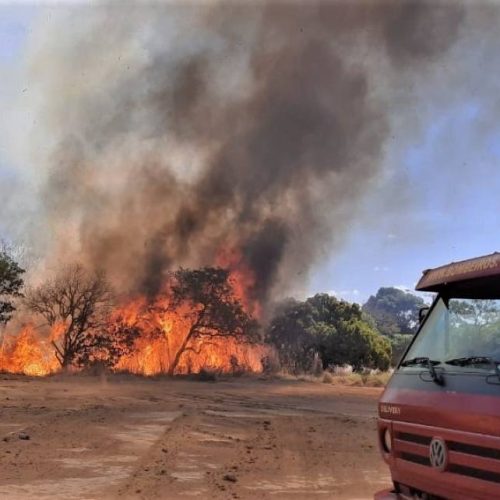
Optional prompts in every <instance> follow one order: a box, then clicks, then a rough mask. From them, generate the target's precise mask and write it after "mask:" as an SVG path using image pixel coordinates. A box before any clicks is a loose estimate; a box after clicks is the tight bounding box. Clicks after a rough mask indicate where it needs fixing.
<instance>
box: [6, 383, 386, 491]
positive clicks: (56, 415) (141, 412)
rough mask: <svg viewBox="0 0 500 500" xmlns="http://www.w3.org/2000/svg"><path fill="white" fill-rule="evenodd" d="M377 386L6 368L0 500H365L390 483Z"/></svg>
mask: <svg viewBox="0 0 500 500" xmlns="http://www.w3.org/2000/svg"><path fill="white" fill-rule="evenodd" d="M379 393H380V390H379V389H372V388H345V387H335V386H331V385H326V384H317V383H308V382H296V381H263V380H256V379H248V378H240V379H231V380H226V381H218V382H198V381H186V380H174V381H172V380H168V379H140V378H133V377H128V376H114V377H111V378H108V379H107V380H102V379H99V378H98V377H90V376H66V377H52V378H47V379H30V378H23V377H14V376H7V375H3V376H0V404H1V406H0V417H1V418H0V438H3V440H0V498H2V499H4V500H5V499H31V498H33V499H34V498H37V499H49V498H50V499H73V498H75V499H77V498H78V499H94V498H95V499H108V498H109V499H115V498H134V499H135V498H137V499H140V498H142V499H152V498H158V499H176V498H189V497H198V498H202V499H208V498H217V499H219V498H220V499H236V498H238V499H254V498H257V499H259V500H261V499H314V498H335V499H347V498H350V499H354V498H371V497H372V495H373V492H374V491H376V490H377V489H381V488H383V487H385V486H386V485H388V484H389V475H388V470H387V468H386V466H385V465H384V464H383V463H382V461H381V459H380V458H379V453H378V449H377V443H376V432H375V425H376V419H375V408H376V399H377V397H378V395H379ZM23 433H24V434H23ZM20 437H21V438H25V439H20ZM28 437H29V439H26V438H28Z"/></svg>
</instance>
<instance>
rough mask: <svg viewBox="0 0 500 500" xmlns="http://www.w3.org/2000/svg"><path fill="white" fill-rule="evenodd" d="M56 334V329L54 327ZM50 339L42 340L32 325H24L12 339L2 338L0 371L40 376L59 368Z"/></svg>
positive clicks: (55, 333)
mask: <svg viewBox="0 0 500 500" xmlns="http://www.w3.org/2000/svg"><path fill="white" fill-rule="evenodd" d="M53 334H54V335H57V329H54V332H53ZM59 368H60V365H59V362H58V361H57V359H56V357H55V354H54V348H53V346H52V345H51V344H50V339H48V340H43V339H42V338H41V337H40V335H39V334H37V332H36V330H35V328H34V327H33V325H28V326H26V327H24V328H23V329H22V330H21V332H20V333H19V335H17V337H15V338H14V339H8V340H6V339H4V341H3V344H2V347H1V349H0V371H6V372H10V373H22V374H24V375H31V376H42V375H48V374H49V373H54V372H56V371H57V370H59Z"/></svg>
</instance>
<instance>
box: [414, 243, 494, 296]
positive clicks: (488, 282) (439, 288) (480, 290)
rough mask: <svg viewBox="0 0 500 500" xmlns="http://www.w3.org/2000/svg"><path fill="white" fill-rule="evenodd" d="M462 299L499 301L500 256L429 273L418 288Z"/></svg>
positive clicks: (468, 261) (429, 270) (488, 256)
mask: <svg viewBox="0 0 500 500" xmlns="http://www.w3.org/2000/svg"><path fill="white" fill-rule="evenodd" d="M415 289H416V290H418V291H422V292H438V293H441V294H443V295H449V296H453V297H459V298H471V299H474V298H477V299H486V298H492V299H498V298H500V253H498V252H495V253H492V254H490V255H484V256H483V257H476V258H475V259H468V260H462V261H460V262H452V263H451V264H447V265H445V266H441V267H436V268H434V269H426V270H425V271H424V272H423V276H422V278H420V281H419V282H418V283H417V286H416V287H415Z"/></svg>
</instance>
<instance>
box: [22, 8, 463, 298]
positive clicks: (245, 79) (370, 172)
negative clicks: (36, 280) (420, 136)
mask: <svg viewBox="0 0 500 500" xmlns="http://www.w3.org/2000/svg"><path fill="white" fill-rule="evenodd" d="M51 12H52V11H51ZM50 15H51V16H52V13H51V14H50ZM53 15H54V19H51V21H50V23H49V24H48V26H49V27H50V29H49V27H47V26H45V25H44V23H43V22H41V26H40V29H39V30H38V31H37V32H36V33H35V34H34V36H33V40H32V43H31V47H32V49H31V56H30V60H29V63H28V64H29V71H30V76H31V81H32V82H33V86H32V88H30V92H31V94H32V99H33V101H32V104H33V106H34V108H35V109H36V113H35V118H36V121H37V127H38V128H37V130H43V133H34V134H33V135H32V136H31V137H29V138H28V142H31V144H32V145H31V152H32V157H33V158H36V164H35V162H34V161H33V160H32V163H33V164H35V166H34V167H33V168H34V170H35V171H36V178H37V189H38V193H39V200H40V201H39V211H38V215H37V219H36V220H37V224H36V229H33V230H32V238H31V239H32V242H34V244H35V245H37V246H39V248H40V251H41V252H42V253H43V256H44V259H43V261H44V264H45V265H46V266H48V267H50V266H51V265H56V264H58V263H60V262H61V261H73V260H79V261H82V262H84V263H86V264H87V265H89V266H91V267H94V268H104V269H106V270H107V272H108V274H109V276H110V278H111V280H112V281H113V283H114V284H115V285H116V286H117V287H118V288H119V289H120V290H121V291H122V292H123V293H139V292H140V293H144V292H145V293H148V294H151V295H154V294H155V293H156V292H157V291H158V290H159V287H160V286H161V283H162V276H163V275H164V273H165V272H166V271H167V270H168V269H170V268H175V267H178V266H202V265H212V264H214V263H217V262H220V259H221V257H220V256H221V252H222V253H223V252H229V253H230V255H232V256H233V257H232V259H235V260H236V261H237V262H236V264H238V265H243V266H245V267H247V268H249V269H251V270H252V271H253V272H254V274H255V286H254V289H253V291H252V293H253V294H254V295H255V296H256V297H258V298H260V299H264V300H265V299H269V298H272V297H276V296H278V295H284V294H287V293H288V292H289V291H291V290H293V287H294V286H295V285H297V283H299V282H301V281H302V282H303V281H304V280H306V279H307V275H308V272H309V271H310V269H311V267H312V266H313V265H314V264H315V263H316V262H318V260H319V259H321V258H322V257H324V255H325V254H326V253H327V249H328V250H330V249H331V248H332V247H335V245H338V244H339V243H340V242H341V241H342V238H343V235H344V234H345V231H346V229H347V228H348V227H349V224H351V223H352V221H353V220H354V218H355V217H356V214H357V211H358V206H359V203H360V200H361V199H362V197H363V196H364V194H365V193H366V192H367V191H368V190H370V189H371V188H373V186H374V184H375V183H376V182H377V179H378V178H379V177H380V176H381V175H383V174H384V159H385V152H386V143H387V140H388V138H389V137H390V134H391V124H392V122H391V119H390V117H391V116H392V115H394V114H396V115H397V114H398V110H399V109H400V107H401V102H400V101H399V100H398V99H392V98H391V92H393V91H395V88H397V85H398V84H402V83H404V81H405V79H407V78H408V74H409V73H411V74H423V75H425V74H426V72H428V71H429V72H431V71H432V70H433V68H434V66H433V65H434V64H435V63H436V61H439V60H441V59H442V58H446V57H447V54H448V53H449V51H450V50H451V47H453V45H454V44H455V43H456V41H457V39H458V38H459V36H460V33H461V30H462V28H463V24H464V19H465V18H466V14H465V11H464V8H462V7H461V6H460V5H459V4H458V3H436V2H422V1H419V2H414V1H410V2H400V1H398V2H379V3H378V4H377V5H374V3H371V2H370V3H368V2H350V3H345V4H344V3H332V2H325V3H318V2H307V3H305V2H304V3H303V4H299V3H276V4H270V3H269V4H260V3H255V4H254V5H249V4H241V5H238V4H232V3H231V4H230V3H227V4H219V3H217V4H215V3H213V4H203V5H202V4H200V5H198V6H194V5H192V6H185V7H181V6H176V5H146V4H144V5H141V6H137V4H134V6H129V7H125V5H124V4H123V3H120V4H119V5H118V4H108V5H102V6H98V7H97V6H95V7H72V8H65V9H63V8H60V9H59V10H58V11H57V12H55V13H53Z"/></svg>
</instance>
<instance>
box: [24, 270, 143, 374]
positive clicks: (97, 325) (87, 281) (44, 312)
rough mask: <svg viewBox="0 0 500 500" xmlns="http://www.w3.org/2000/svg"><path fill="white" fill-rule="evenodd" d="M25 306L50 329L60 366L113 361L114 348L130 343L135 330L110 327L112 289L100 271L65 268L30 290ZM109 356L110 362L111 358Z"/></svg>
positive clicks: (117, 325)
mask: <svg viewBox="0 0 500 500" xmlns="http://www.w3.org/2000/svg"><path fill="white" fill-rule="evenodd" d="M25 300H26V305H27V306H28V308H29V309H31V310H32V311H33V312H35V313H38V314H40V315H41V316H43V317H44V318H45V320H46V321H47V323H48V325H49V326H50V327H51V329H52V335H51V338H52V344H53V346H54V349H55V355H56V358H57V360H58V361H59V363H60V364H61V366H62V367H63V368H66V367H68V366H70V365H72V364H78V365H86V364H89V363H90V362H91V361H94V360H104V361H108V362H110V363H112V362H114V359H115V356H116V354H117V352H116V351H117V349H119V348H120V346H122V345H127V344H128V345H130V344H131V338H132V337H133V336H134V334H135V332H134V331H133V330H131V329H123V328H121V327H120V326H119V325H120V323H119V322H118V323H115V328H114V330H110V329H109V324H108V317H109V316H108V312H109V308H110V306H111V291H110V288H109V286H108V284H107V282H106V279H105V277H104V275H103V274H102V273H95V274H91V273H87V272H86V271H85V270H84V269H83V268H82V267H81V266H79V265H75V266H71V267H68V268H67V269H65V270H64V271H63V272H62V273H60V274H59V275H58V276H56V278H55V279H53V280H51V281H48V282H47V283H45V284H43V285H41V286H40V287H38V288H36V289H34V290H31V291H29V292H28V293H27V296H26V299H25ZM110 359H111V361H110Z"/></svg>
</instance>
